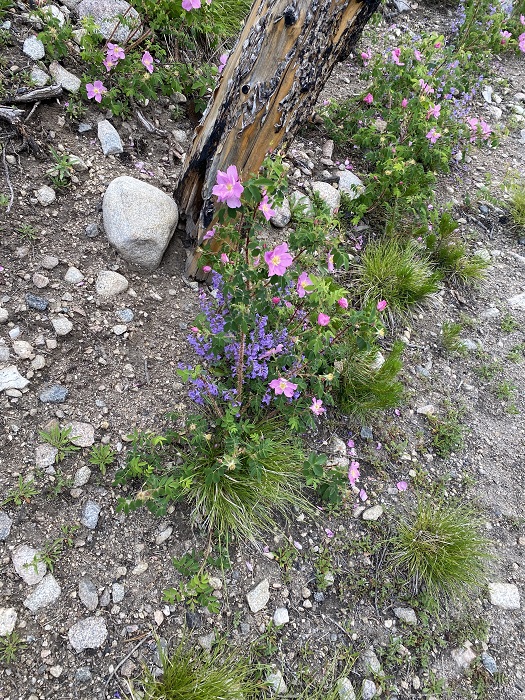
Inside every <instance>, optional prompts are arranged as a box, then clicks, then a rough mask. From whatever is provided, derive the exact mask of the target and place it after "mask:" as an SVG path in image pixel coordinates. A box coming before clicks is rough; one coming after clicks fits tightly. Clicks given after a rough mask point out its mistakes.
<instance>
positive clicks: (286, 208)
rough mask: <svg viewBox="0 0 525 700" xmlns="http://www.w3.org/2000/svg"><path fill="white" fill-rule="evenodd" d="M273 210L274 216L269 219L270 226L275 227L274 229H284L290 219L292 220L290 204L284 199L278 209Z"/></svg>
mask: <svg viewBox="0 0 525 700" xmlns="http://www.w3.org/2000/svg"><path fill="white" fill-rule="evenodd" d="M273 210H274V212H275V214H274V215H273V216H272V218H271V219H270V223H271V224H272V226H275V228H284V227H285V226H288V224H289V223H290V219H291V218H292V213H291V211H290V202H289V201H288V199H287V198H286V197H285V198H284V199H283V203H282V205H281V206H280V207H277V206H276V207H273Z"/></svg>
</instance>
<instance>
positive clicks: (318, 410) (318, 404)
mask: <svg viewBox="0 0 525 700" xmlns="http://www.w3.org/2000/svg"><path fill="white" fill-rule="evenodd" d="M309 408H310V411H312V413H313V414H315V415H316V416H321V415H322V414H323V413H326V408H324V406H323V402H322V401H321V399H316V398H312V405H311V406H310V407H309Z"/></svg>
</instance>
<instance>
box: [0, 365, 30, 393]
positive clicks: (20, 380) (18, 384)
mask: <svg viewBox="0 0 525 700" xmlns="http://www.w3.org/2000/svg"><path fill="white" fill-rule="evenodd" d="M28 384H29V380H28V379H25V377H22V375H21V374H20V372H19V371H18V369H17V368H16V367H15V365H9V366H8V367H4V368H3V369H0V391H5V390H6V389H25V388H26V386H27V385H28Z"/></svg>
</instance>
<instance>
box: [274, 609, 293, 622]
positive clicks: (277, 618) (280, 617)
mask: <svg viewBox="0 0 525 700" xmlns="http://www.w3.org/2000/svg"><path fill="white" fill-rule="evenodd" d="M273 621H274V624H276V625H286V624H287V623H288V622H290V616H289V614H288V609H287V608H277V609H276V610H275V612H274V614H273Z"/></svg>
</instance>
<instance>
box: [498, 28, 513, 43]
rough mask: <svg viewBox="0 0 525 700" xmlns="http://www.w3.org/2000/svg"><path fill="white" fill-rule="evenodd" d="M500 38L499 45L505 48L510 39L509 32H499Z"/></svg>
mask: <svg viewBox="0 0 525 700" xmlns="http://www.w3.org/2000/svg"><path fill="white" fill-rule="evenodd" d="M500 36H501V43H502V44H503V46H505V44H506V43H507V42H508V40H509V39H510V38H511V37H512V34H511V33H510V32H507V31H505V32H500Z"/></svg>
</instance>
